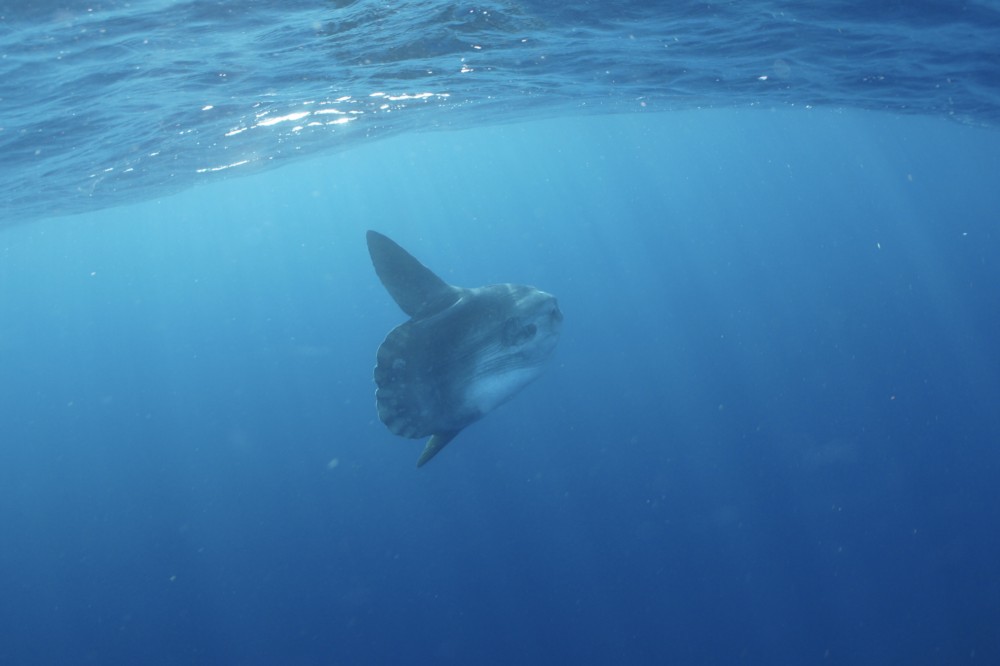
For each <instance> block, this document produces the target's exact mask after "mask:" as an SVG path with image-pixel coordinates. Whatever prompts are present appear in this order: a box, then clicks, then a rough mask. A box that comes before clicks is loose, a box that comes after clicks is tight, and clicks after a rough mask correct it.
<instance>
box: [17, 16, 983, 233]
mask: <svg viewBox="0 0 1000 666" xmlns="http://www.w3.org/2000/svg"><path fill="white" fill-rule="evenodd" d="M997 44H1000V7H997V4H996V2H995V1H992V0H981V1H978V2H964V3H961V4H958V3H955V2H951V1H934V0H924V1H921V2H913V1H909V2H898V1H895V0H894V1H884V2H871V1H870V0H845V1H840V2H823V3H812V2H764V1H745V2H724V3H715V4H709V3H704V2H700V1H692V0H682V1H674V2H650V1H649V0H631V1H630V0H605V1H602V2H595V1H591V0H580V1H577V2H560V3H553V2H548V1H546V2H538V1H535V0H527V1H524V2H515V1H512V0H489V1H487V2H483V3H479V4H474V5H462V4H458V5H455V4H452V3H445V2H440V1H439V0H438V1H434V0H432V1H429V2H413V1H410V2H380V1H376V0H333V1H330V0H327V1H324V2H321V1H318V0H310V1H306V0H294V1H289V2H280V3H274V2H261V1H260V0H241V1H240V2H233V1H232V0H226V1H222V2H219V1H214V2H198V1H194V2H178V1H176V0H128V1H124V0H102V1H100V2H93V3H86V4H79V3H72V4H66V3H59V2H48V1H39V0H32V1H31V2H24V1H21V0H18V1H3V0H0V155H2V156H3V159H2V160H0V226H6V225H10V224H16V223H18V222H20V221H23V220H24V219H29V218H36V217H42V216H53V215H60V214H66V213H75V212H81V211H88V210H94V209H98V208H103V207H107V206H115V205H120V204H121V203H123V202H126V201H135V200H141V199H144V198H149V197H152V196H162V195H165V194H168V193H171V192H176V191H179V190H181V189H184V188H186V187H188V186H191V185H193V184H198V183H205V182H213V181H217V180H219V179H221V178H227V177H229V176H232V175H237V174H242V173H249V172H257V171H261V170H265V169H268V168H271V167H273V166H276V165H278V164H285V163H288V162H290V161H295V160H297V159H302V158H303V157H305V156H309V155H316V154H329V153H330V152H332V151H336V150H344V149H349V148H353V147H356V146H358V145H359V144H363V143H369V142H371V141H373V140H376V139H380V138H385V137H388V136H392V135H394V134H398V133H412V132H415V131H427V130H453V129H460V128H470V127H481V126H491V125H495V124H497V123H499V122H510V121H525V120H532V119H538V118H541V117H565V116H566V115H567V114H571V113H572V114H582V113H587V114H590V113H597V114H605V113H612V112H618V113H632V114H634V113H650V112H656V111H664V110H687V109H695V108H696V109H705V108H722V109H727V108H747V107H762V108H772V107H779V108H781V107H787V106H794V107H798V108H801V107H806V108H815V107H831V108H841V107H847V108H855V109H873V110H882V111H891V112H895V113H906V114H918V115H931V116H934V117H941V118H949V119H951V120H953V121H957V122H960V123H966V124H972V125H976V126H990V127H996V126H997V124H998V123H1000V50H998V48H997Z"/></svg>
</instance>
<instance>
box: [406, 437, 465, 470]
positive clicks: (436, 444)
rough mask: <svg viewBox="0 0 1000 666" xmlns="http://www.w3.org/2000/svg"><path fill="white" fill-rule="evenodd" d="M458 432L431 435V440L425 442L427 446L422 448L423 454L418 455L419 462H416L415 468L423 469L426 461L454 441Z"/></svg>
mask: <svg viewBox="0 0 1000 666" xmlns="http://www.w3.org/2000/svg"><path fill="white" fill-rule="evenodd" d="M459 432H461V431H460V430H451V431H449V432H440V433H438V434H436V435H431V438H430V439H428V440H427V446H425V447H424V452H423V453H421V454H420V460H418V461H417V467H423V466H424V465H425V464H427V461H428V460H430V459H431V458H433V457H434V456H436V455H437V454H438V452H439V451H440V450H441V449H443V448H444V447H446V446H448V442H450V441H451V440H453V439H455V436H456V435H457V434H458V433H459Z"/></svg>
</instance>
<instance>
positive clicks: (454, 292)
mask: <svg viewBox="0 0 1000 666" xmlns="http://www.w3.org/2000/svg"><path fill="white" fill-rule="evenodd" d="M367 238H368V254H370V255H371V258H372V264H373V265H374V266H375V273H376V274H377V275H378V278H379V280H381V281H382V284H383V285H385V288H386V291H388V292H389V295H390V296H392V299H393V300H394V301H396V303H397V304H398V305H399V307H401V308H402V309H403V312H405V313H406V314H408V315H410V316H411V317H416V316H418V315H423V316H426V315H429V314H434V313H435V312H440V311H441V310H444V309H445V308H446V307H448V306H449V305H451V304H452V303H454V302H455V301H457V300H458V298H459V296H460V293H461V290H459V289H458V288H457V287H453V286H451V285H450V284H448V283H447V282H445V281H444V280H442V279H441V278H439V277H438V276H437V275H435V274H434V272H433V271H431V270H430V269H429V268H427V267H426V266H424V265H423V264H422V263H420V262H419V261H417V260H416V258H414V256H413V255H411V254H410V253H409V252H407V251H406V250H404V249H403V248H401V247H400V246H398V245H396V243H395V242H393V241H392V240H391V239H390V238H387V237H386V236H383V235H382V234H380V233H379V232H377V231H369V232H368V234H367Z"/></svg>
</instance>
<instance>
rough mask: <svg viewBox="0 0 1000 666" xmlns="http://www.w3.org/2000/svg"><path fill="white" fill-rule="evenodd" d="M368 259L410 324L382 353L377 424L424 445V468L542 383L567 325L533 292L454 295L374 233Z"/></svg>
mask: <svg viewBox="0 0 1000 666" xmlns="http://www.w3.org/2000/svg"><path fill="white" fill-rule="evenodd" d="M368 253H369V254H370V255H371V258H372V264H374V266H375V273H377V274H378V277H379V279H380V280H381V281H382V284H383V285H385V288H386V290H388V292H389V295H390V296H392V298H393V299H394V300H395V301H396V303H397V304H398V305H399V307H400V308H402V309H403V312H405V313H406V314H408V315H409V316H410V320H409V321H407V322H405V323H403V324H400V325H399V326H397V327H396V328H394V329H392V330H391V331H389V335H387V336H386V338H385V341H383V342H382V345H381V346H380V347H379V348H378V355H377V363H376V365H375V384H376V386H377V387H378V388H377V389H376V391H375V402H376V406H377V407H378V417H379V419H380V420H381V421H382V423H384V424H385V425H386V427H387V428H389V430H391V431H392V432H393V433H394V434H396V435H400V436H402V437H410V438H419V437H427V436H430V439H429V440H428V442H427V445H426V447H425V448H424V451H423V453H422V454H421V455H420V459H419V460H418V461H417V467H420V466H421V465H423V464H424V463H426V462H427V461H428V460H430V459H431V458H433V457H434V456H435V455H437V453H438V452H439V451H440V450H441V449H443V448H444V447H445V446H446V445H447V444H448V443H449V442H450V441H451V440H453V439H455V436H456V435H458V433H460V432H461V431H462V429H463V428H465V427H466V426H468V425H469V424H470V423H473V422H475V421H478V420H479V419H481V418H483V417H484V416H485V415H486V414H488V413H490V412H491V411H493V410H494V409H496V408H497V407H499V406H500V405H501V404H503V403H504V402H506V401H508V400H510V399H511V398H512V397H514V395H515V394H516V393H517V392H518V391H520V390H521V389H523V388H524V387H525V386H527V385H528V384H529V383H530V382H532V381H533V380H535V379H536V378H538V376H539V375H541V373H542V366H543V365H544V363H545V361H546V360H548V359H549V357H551V356H552V352H553V351H554V350H555V348H556V343H557V342H558V341H559V328H560V325H561V323H562V318H563V317H562V313H561V312H560V311H559V304H558V303H557V302H556V299H555V297H554V296H552V295H551V294H547V293H545V292H544V291H539V290H538V289H535V288H534V287H528V286H525V285H520V284H494V285H489V286H486V287H477V288H474V289H465V288H463V287H455V286H452V285H450V284H448V283H446V282H445V281H444V280H442V279H441V278H439V277H438V276H437V275H435V274H434V273H433V272H431V270H430V269H428V268H427V267H426V266H424V265H423V264H421V263H420V262H419V261H417V260H416V259H415V258H414V257H413V256H412V255H411V254H410V253H409V252H407V251H406V250H404V249H403V248H401V247H400V246H399V245H397V244H396V243H395V242H393V241H392V240H390V239H389V238H387V237H386V236H383V235H382V234H380V233H378V232H376V231H369V232H368Z"/></svg>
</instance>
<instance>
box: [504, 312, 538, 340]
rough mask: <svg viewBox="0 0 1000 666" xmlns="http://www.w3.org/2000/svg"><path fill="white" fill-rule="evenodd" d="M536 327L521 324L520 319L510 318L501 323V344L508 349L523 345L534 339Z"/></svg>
mask: <svg viewBox="0 0 1000 666" xmlns="http://www.w3.org/2000/svg"><path fill="white" fill-rule="evenodd" d="M537 332H538V327H537V326H535V325H534V324H527V325H522V324H521V318H520V317H511V318H509V319H508V320H507V321H505V322H504V323H503V342H504V344H505V345H507V346H508V347H513V346H516V345H523V344H524V343H525V342H527V341H528V340H531V339H532V338H533V337H535V333H537Z"/></svg>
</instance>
